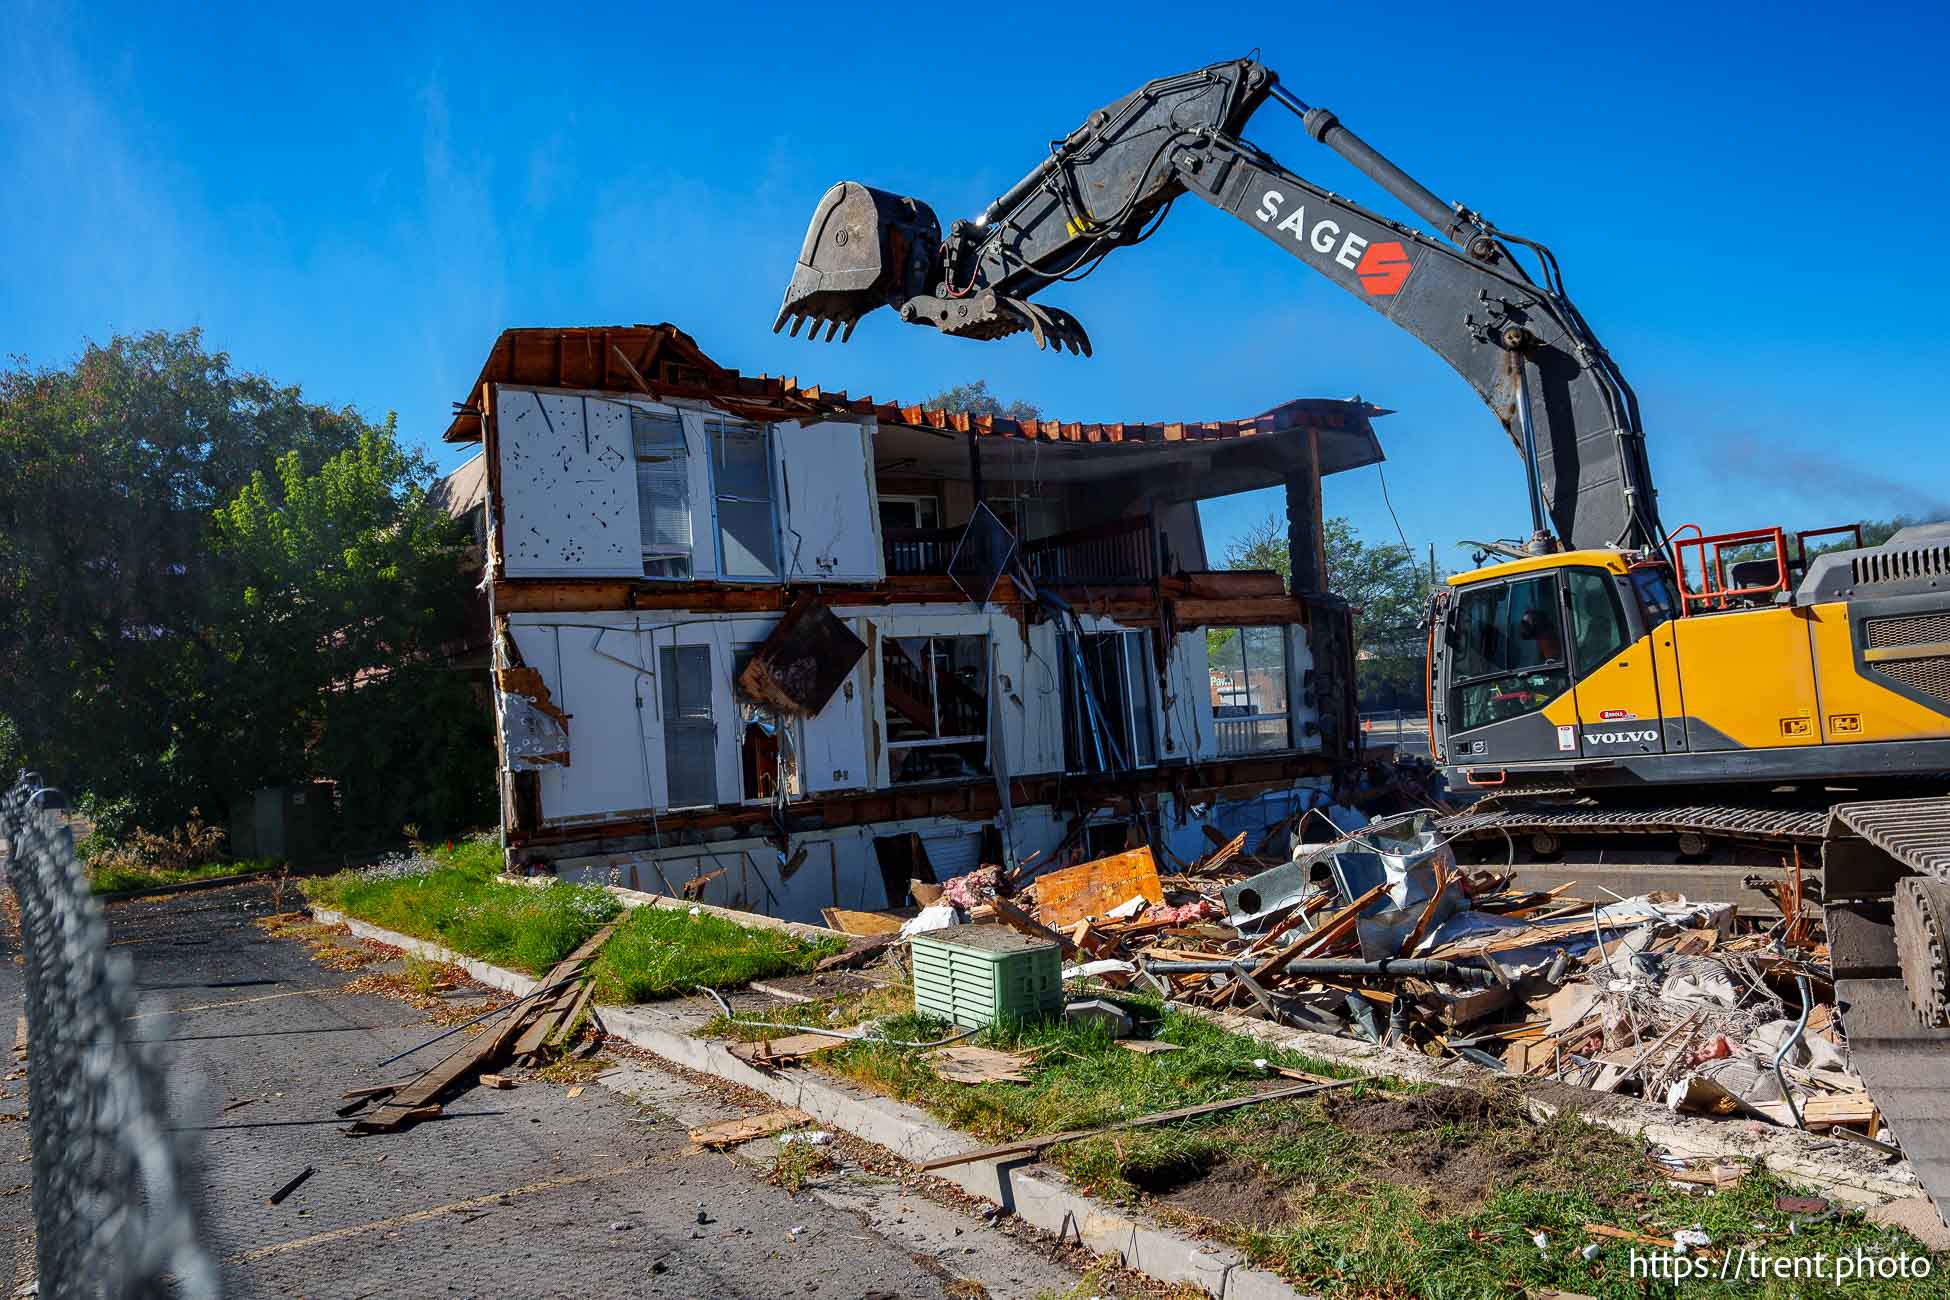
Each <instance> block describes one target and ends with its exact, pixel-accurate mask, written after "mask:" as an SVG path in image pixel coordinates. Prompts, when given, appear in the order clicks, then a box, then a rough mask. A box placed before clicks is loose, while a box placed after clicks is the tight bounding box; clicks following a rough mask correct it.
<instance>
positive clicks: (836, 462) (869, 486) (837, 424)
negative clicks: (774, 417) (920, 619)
mask: <svg viewBox="0 0 1950 1300" xmlns="http://www.w3.org/2000/svg"><path fill="white" fill-rule="evenodd" d="M779 436H780V438H781V439H782V440H783V442H784V445H785V447H786V451H785V453H784V454H782V455H781V456H780V457H779V482H780V486H781V489H782V491H781V517H782V528H781V531H782V534H783V540H784V545H785V564H784V568H785V573H786V577H787V580H788V581H793V582H879V581H881V580H882V578H884V577H885V576H886V574H885V570H884V567H883V559H882V555H881V544H880V514H879V511H878V510H877V509H876V507H875V489H874V465H873V434H872V429H871V421H868V422H865V423H862V422H860V421H857V420H827V421H821V422H818V423H810V424H802V425H797V426H794V425H782V426H780V429H779Z"/></svg>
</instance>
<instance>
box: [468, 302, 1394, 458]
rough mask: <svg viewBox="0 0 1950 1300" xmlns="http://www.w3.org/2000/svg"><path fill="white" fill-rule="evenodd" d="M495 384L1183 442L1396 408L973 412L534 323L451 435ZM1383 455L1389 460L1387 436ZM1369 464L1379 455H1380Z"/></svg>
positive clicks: (686, 344) (1359, 419) (745, 411)
mask: <svg viewBox="0 0 1950 1300" xmlns="http://www.w3.org/2000/svg"><path fill="white" fill-rule="evenodd" d="M490 384H508V385H514V386H520V387H526V388H568V389H585V390H594V391H600V392H613V393H620V394H626V395H627V394H638V395H641V396H645V397H649V398H652V399H657V398H670V397H677V398H689V399H694V400H701V401H705V402H709V403H711V404H712V405H714V406H717V407H720V408H721V409H723V410H726V411H729V412H730V413H732V414H734V415H742V416H745V417H747V418H750V419H756V420H766V421H787V420H796V421H804V420H820V419H843V418H848V417H852V418H858V417H860V416H872V417H874V418H875V419H876V420H877V421H879V422H880V423H881V424H888V425H904V426H907V427H909V428H917V429H938V430H948V431H954V432H960V433H973V434H976V435H978V436H984V437H1000V438H1021V439H1024V440H1027V441H1048V442H1068V443H1077V444H1088V443H1109V444H1117V443H1140V444H1156V443H1173V442H1199V441H1213V440H1221V439H1234V438H1250V437H1254V436H1256V435H1259V434H1271V433H1286V432H1290V431H1292V430H1296V429H1316V430H1321V431H1334V432H1348V433H1365V434H1366V435H1367V436H1368V437H1369V438H1370V439H1372V438H1373V436H1374V431H1373V428H1372V426H1371V424H1370V421H1372V420H1374V419H1377V418H1379V417H1381V416H1384V415H1391V414H1393V412H1392V411H1389V410H1387V409H1386V408H1383V407H1379V406H1375V405H1373V404H1372V403H1369V402H1364V401H1362V400H1361V399H1360V398H1358V397H1357V398H1348V399H1341V398H1329V397H1311V398H1296V399H1294V400H1292V401H1287V402H1282V403H1280V404H1279V405H1277V406H1274V407H1272V408H1270V409H1268V410H1266V411H1263V412H1261V413H1260V414H1258V415H1254V416H1248V417H1246V418H1245V419H1238V420H1204V421H1189V420H1174V421H1149V422H1135V421H1121V420H1120V421H1095V422H1087V423H1086V422H1080V421H1072V420H1045V419H1036V420H1016V419H1012V418H1010V417H1008V416H1000V415H994V416H991V415H969V414H966V413H963V412H950V411H942V410H935V409H930V408H928V407H925V406H922V405H919V404H908V403H902V402H892V401H889V402H877V401H875V400H874V399H873V398H872V397H871V396H864V397H850V396H848V395H847V393H846V392H844V391H839V392H827V391H825V390H823V389H821V388H820V387H819V386H818V385H805V384H801V383H800V382H799V380H798V378H797V377H791V378H785V377H778V376H773V375H764V374H761V375H759V376H757V377H753V376H750V375H743V374H740V373H739V372H738V371H736V370H731V369H727V368H726V367H724V366H721V365H719V364H718V363H717V362H716V361H714V360H712V359H711V358H710V357H709V356H708V355H706V354H705V352H704V350H703V349H702V348H700V347H699V346H698V345H697V341H696V340H695V339H693V338H691V336H690V335H688V334H686V333H685V332H684V331H683V330H680V329H678V328H677V327H676V326H675V325H671V324H669V323H667V322H666V323H664V324H661V325H616V326H576V327H570V328H549V327H525V328H516V329H506V330H503V331H502V332H501V335H500V337H499V338H497V339H496V340H495V342H494V347H493V348H492V349H491V350H490V351H489V353H488V357H487V361H486V362H485V363H484V364H483V365H482V367H481V373H480V375H479V377H477V378H476V379H475V381H474V383H473V385H472V386H471V387H470V388H469V389H468V399H467V400H466V401H465V402H456V403H455V404H454V417H453V420H452V422H451V423H450V424H449V425H448V426H447V431H446V433H445V434H444V435H443V436H442V441H444V442H452V443H466V442H478V441H480V440H481V409H480V405H479V403H480V394H481V391H482V389H483V388H484V387H486V386H487V385H490ZM1375 447H1376V450H1375V460H1376V461H1378V460H1380V459H1381V455H1380V447H1379V443H1376V444H1375ZM1364 463H1370V464H1371V463H1374V462H1373V461H1369V462H1364Z"/></svg>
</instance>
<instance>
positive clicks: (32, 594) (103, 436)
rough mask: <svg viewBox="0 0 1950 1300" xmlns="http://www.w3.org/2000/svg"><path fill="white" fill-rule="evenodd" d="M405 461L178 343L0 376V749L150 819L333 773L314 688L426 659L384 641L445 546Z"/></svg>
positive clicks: (451, 574)
mask: <svg viewBox="0 0 1950 1300" xmlns="http://www.w3.org/2000/svg"><path fill="white" fill-rule="evenodd" d="M403 456H404V454H403V453H401V452H400V450H399V448H398V444H397V440H396V437H395V432H394V430H393V428H392V426H391V423H390V421H389V422H388V423H387V424H385V425H374V424H372V423H371V422H369V421H367V420H366V419H364V418H363V417H362V416H361V415H360V414H359V413H358V412H357V411H355V410H353V409H351V408H349V407H348V408H333V407H329V406H325V405H321V404H319V403H315V402H309V401H306V400H305V399H304V397H303V395H302V394H301V393H300V391H299V389H298V388H296V387H295V386H285V385H280V384H277V383H275V382H273V381H272V380H270V379H269V378H267V377H265V376H263V375H258V374H249V373H245V372H241V371H239V370H237V369H235V368H234V367H233V366H232V365H231V362H230V359H229V358H228V357H227V356H226V355H225V354H223V353H221V352H213V351H209V350H207V349H206V348H205V347H204V344H203V340H202V337H201V335H200V333H199V332H198V331H195V330H191V331H188V332H185V333H179V334H171V333H163V332H152V333H148V334H143V335H134V336H117V337H116V338H114V339H111V340H110V341H109V342H108V343H106V344H93V345H90V346H89V347H88V348H87V349H86V350H85V351H84V352H83V353H82V355H81V356H80V358H79V359H78V360H77V361H75V362H74V364H72V365H70V366H67V367H65V368H58V369H53V368H37V367H34V366H32V365H30V364H28V363H27V362H25V361H24V360H16V361H15V362H14V363H13V364H12V365H11V366H10V367H9V368H7V369H6V370H5V371H0V607H4V608H5V609H6V610H7V617H6V618H5V619H0V714H4V715H5V725H4V726H0V734H5V735H6V736H7V744H6V747H7V748H9V749H11V750H14V751H16V752H18V753H19V754H21V755H23V756H24V757H25V759H26V760H27V761H29V762H32V763H33V764H34V765H36V766H37V767H39V768H41V769H42V770H43V771H44V772H45V773H46V774H47V775H48V777H49V778H50V779H52V780H55V781H57V782H58V783H60V784H62V785H63V786H65V787H66V788H67V789H68V790H69V791H70V793H71V794H77V795H80V794H90V795H93V796H94V802H95V804H96V806H98V807H102V808H104V809H112V810H114V812H115V814H116V816H115V817H114V818H112V819H111V822H113V821H117V820H119V821H121V822H123V823H124V824H126V823H128V822H140V823H142V824H146V825H150V826H152V827H161V826H167V825H171V824H174V823H176V822H179V821H181V820H182V818H183V817H184V816H185V815H186V814H187V813H188V811H189V810H190V809H191V808H192V807H195V806H199V805H200V806H202V807H203V808H205V809H206V810H209V809H212V808H216V807H221V806H223V805H224V804H226V803H228V802H229V800H230V799H231V798H233V797H235V796H236V795H238V794H240V793H242V792H244V791H246V790H248V789H252V788H255V787H256V786H260V785H265V784H273V783H276V782H278V781H281V780H285V779H291V778H295V777H296V776H299V775H311V776H324V777H336V776H338V775H340V774H341V773H342V772H343V771H344V770H345V765H344V764H343V762H342V760H341V761H334V760H333V758H332V757H331V755H330V753H329V752H322V751H321V750H320V748H319V746H320V744H321V742H322V741H323V740H324V737H325V735H326V732H325V731H323V730H321V729H320V713H319V710H318V707H317V706H316V705H315V704H314V703H312V702H311V697H312V696H313V695H315V694H317V693H319V692H321V691H325V690H327V689H328V688H329V689H343V688H345V687H346V686H347V684H348V683H350V682H351V681H352V680H354V679H355V678H357V677H358V676H359V675H360V674H362V673H364V674H371V673H373V672H384V671H386V670H387V669H389V668H392V667H395V666H397V664H398V663H399V662H401V659H400V656H402V655H410V654H413V653H418V652H420V651H421V650H422V649H423V647H424V645H425V641H424V639H421V638H413V637H406V636H404V635H402V633H401V632H400V630H399V629H400V627H401V625H402V623H403V622H412V623H415V624H416V625H423V624H425V623H426V620H428V619H430V618H431V617H432V614H431V612H430V611H431V610H432V609H433V608H434V607H435V606H436V605H438V604H439V603H440V602H441V601H443V600H445V599H446V597H444V596H439V595H438V594H437V593H434V592H433V591H432V590H431V589H430V588H426V589H423V587H422V584H427V583H431V582H432V581H433V569H432V567H431V566H430V565H429V564H428V563H426V562H420V561H416V562H411V563H409V562H407V560H406V558H405V557H406V555H407V554H410V553H416V550H415V548H417V553H425V552H430V551H431V550H434V549H437V548H438V547H439V546H440V545H442V543H441V542H440V541H439V540H438V539H437V538H436V537H435V534H434V532H433V531H432V526H431V525H430V524H423V523H421V522H420V521H419V520H418V518H417V516H415V515H414V513H413V511H411V510H409V509H408V508H407V504H408V503H409V502H410V501H414V500H421V499H423V498H424V488H425V479H426V477H427V470H426V467H425V465H424V464H423V463H418V464H412V465H409V464H408V463H407V459H403ZM408 459H410V458H408ZM381 485H384V486H383V487H382V486H381ZM294 487H295V488H297V489H298V490H297V492H296V495H295V498H293V497H292V492H293V488H294ZM288 498H292V499H291V500H289V501H288ZM220 535H221V538H222V545H219V544H218V542H219V536H220ZM423 559H424V555H423ZM307 566H309V568H310V570H311V572H313V573H316V574H317V575H318V579H317V581H315V582H314V581H309V580H307V573H306V569H307ZM442 579H443V582H444V585H445V586H448V587H456V588H459V589H461V590H462V591H464V589H465V585H466V584H465V579H464V578H463V577H461V575H459V574H458V573H457V572H456V571H455V569H454V568H453V567H452V565H451V563H450V564H449V566H448V568H447V570H446V572H445V573H444V575H442ZM367 599H371V600H374V601H376V602H381V603H383V605H384V608H374V607H368V608H367V609H364V610H357V611H355V608H354V607H355V605H356V604H357V603H358V602H359V601H361V600H367ZM326 610H330V611H332V613H331V615H330V616H329V617H334V618H343V619H344V620H345V624H346V628H347V629H349V633H348V634H347V635H345V636H343V637H339V638H337V639H335V638H334V635H333V634H328V633H326V632H324V631H321V630H320V629H321V627H322V622H323V621H324V619H325V618H326V617H327V615H326V614H325V612H324V611H326ZM374 620H377V626H376V627H375V628H374V629H373V630H372V631H371V632H370V633H368V631H367V625H368V623H370V622H373V621H374ZM301 629H302V631H301ZM307 638H309V639H307ZM359 656H366V657H365V658H364V659H358V657H359ZM355 659H358V662H357V663H356V666H354V661H355ZM294 719H296V720H295V721H294ZM380 722H381V724H382V725H384V723H385V720H384V719H381V720H380ZM490 770H491V769H490ZM480 779H481V780H483V781H488V780H490V779H491V777H490V776H487V775H483V776H482V777H481V778H480ZM490 788H491V787H490ZM108 829H110V830H111V831H113V830H114V829H116V827H115V826H114V825H112V824H111V825H110V826H109V827H108Z"/></svg>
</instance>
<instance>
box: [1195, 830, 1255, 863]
mask: <svg viewBox="0 0 1950 1300" xmlns="http://www.w3.org/2000/svg"><path fill="white" fill-rule="evenodd" d="M1205 829H1206V830H1208V831H1209V830H1211V829H1212V828H1211V827H1210V826H1208V827H1206V828H1205ZM1245 848H1246V832H1244V831H1240V832H1239V833H1238V834H1237V835H1235V836H1233V837H1232V838H1231V839H1229V840H1227V841H1225V843H1223V844H1221V845H1220V846H1219V848H1218V850H1217V851H1216V852H1214V853H1213V854H1212V855H1211V856H1209V857H1207V858H1206V859H1205V861H1203V862H1201V863H1199V864H1198V866H1197V867H1196V868H1194V869H1195V870H1198V871H1217V870H1218V869H1219V868H1220V867H1223V866H1224V865H1225V864H1226V863H1228V862H1230V861H1232V860H1233V859H1234V858H1236V857H1238V856H1239V855H1240V854H1241V853H1242V852H1244V851H1245Z"/></svg>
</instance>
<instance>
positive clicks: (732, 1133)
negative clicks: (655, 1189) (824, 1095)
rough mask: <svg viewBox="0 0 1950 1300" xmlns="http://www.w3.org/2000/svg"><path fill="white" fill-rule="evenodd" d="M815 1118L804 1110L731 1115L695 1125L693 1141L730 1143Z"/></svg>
mask: <svg viewBox="0 0 1950 1300" xmlns="http://www.w3.org/2000/svg"><path fill="white" fill-rule="evenodd" d="M812 1122H813V1117H812V1116H810V1115H808V1114H806V1112H805V1111H803V1110H768V1111H766V1112H765V1113H764V1114H762V1115H747V1116H746V1117H745V1118H743V1119H728V1120H726V1121H725V1122H724V1123H722V1124H712V1125H710V1126H708V1127H706V1128H694V1129H692V1130H691V1133H690V1137H691V1142H692V1143H693V1144H695V1145H697V1146H700V1147H730V1146H737V1145H738V1144H739V1143H741V1142H750V1141H752V1140H754V1139H755V1138H762V1137H770V1136H772V1134H774V1133H780V1132H783V1131H784V1130H786V1129H789V1128H797V1127H799V1126H800V1125H801V1124H810V1123H812Z"/></svg>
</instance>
